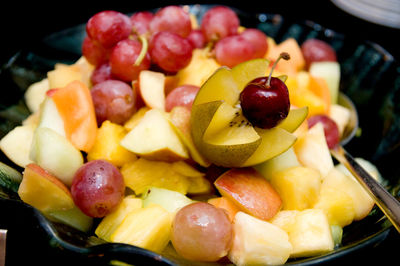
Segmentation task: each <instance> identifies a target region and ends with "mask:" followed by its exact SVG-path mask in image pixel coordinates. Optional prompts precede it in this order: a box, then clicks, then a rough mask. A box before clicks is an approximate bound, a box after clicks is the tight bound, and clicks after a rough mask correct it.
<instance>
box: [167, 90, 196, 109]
mask: <svg viewBox="0 0 400 266" xmlns="http://www.w3.org/2000/svg"><path fill="white" fill-rule="evenodd" d="M199 89H200V88H199V87H197V86H194V85H182V86H179V87H176V88H175V89H173V90H172V91H171V92H170V93H168V95H167V97H166V98H165V110H166V111H167V112H170V111H171V110H172V108H174V107H175V106H185V107H187V108H188V109H191V108H192V104H193V101H194V98H195V97H196V95H197V92H198V91H199Z"/></svg>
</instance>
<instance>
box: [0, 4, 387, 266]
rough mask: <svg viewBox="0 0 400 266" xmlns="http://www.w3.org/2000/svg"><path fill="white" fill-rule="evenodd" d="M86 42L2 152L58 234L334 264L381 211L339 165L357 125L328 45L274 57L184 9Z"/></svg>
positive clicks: (138, 16)
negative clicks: (338, 251) (360, 225)
mask: <svg viewBox="0 0 400 266" xmlns="http://www.w3.org/2000/svg"><path fill="white" fill-rule="evenodd" d="M86 32H87V36H86V37H85V39H84V41H83V44H82V53H83V56H82V57H81V58H80V59H79V60H78V61H77V62H76V63H75V64H72V65H65V64H61V63H59V64H56V65H55V68H54V69H53V70H51V71H49V72H48V73H47V77H46V78H45V79H43V80H42V81H39V82H37V83H34V84H32V85H31V86H30V87H29V88H28V90H27V92H26V94H25V100H26V104H27V106H28V107H29V109H30V110H31V111H32V114H31V115H30V116H29V117H28V118H27V119H26V120H25V121H24V122H23V124H22V125H21V126H18V127H16V128H15V129H13V130H12V131H10V132H9V133H8V134H7V135H6V136H5V137H4V138H2V139H1V141H0V147H1V150H2V151H3V152H4V153H5V154H6V155H7V156H8V158H10V160H11V161H13V162H14V163H15V164H16V165H18V166H20V167H22V168H24V171H23V173H22V175H21V174H19V173H18V172H15V171H12V170H10V169H9V168H7V167H6V166H5V165H3V164H1V165H0V166H1V167H0V170H2V172H8V173H9V178H10V180H11V179H12V180H13V181H17V182H18V183H19V182H20V184H18V194H19V196H20V198H21V199H22V200H23V201H24V202H26V203H28V204H30V205H32V206H34V207H35V208H37V209H39V210H40V211H41V212H42V213H43V214H44V215H45V216H46V217H48V218H49V219H51V220H53V221H56V222H62V223H65V224H68V225H70V226H72V227H74V228H76V229H79V230H82V231H85V232H93V233H94V234H96V235H97V236H98V237H100V238H102V239H104V240H106V241H109V242H119V243H128V244H132V245H135V246H139V247H142V248H146V249H149V250H152V251H155V252H158V253H162V254H166V255H168V256H176V254H177V255H178V256H179V257H181V258H184V259H187V260H196V261H219V262H221V263H225V262H229V261H230V262H232V263H234V264H236V265H249V264H263V265H269V264H274V265H275V264H283V263H285V262H286V261H287V260H288V259H289V258H298V257H308V256H314V255H318V254H323V253H325V252H328V251H331V250H333V249H334V248H335V246H337V245H340V241H341V234H342V229H343V227H345V226H346V225H349V224H350V223H352V222H353V221H356V220H360V219H363V218H364V217H365V216H366V215H368V213H369V212H370V211H371V209H372V207H373V205H374V202H373V200H372V199H371V198H370V197H369V196H368V194H367V193H366V192H365V191H364V190H363V188H362V187H361V186H360V185H359V184H358V183H357V181H356V180H355V179H354V177H352V175H351V174H350V173H349V172H347V171H346V170H345V168H344V167H343V166H342V165H334V162H333V160H332V158H331V156H330V152H329V149H330V148H333V147H334V146H335V145H337V144H338V143H339V141H340V138H341V136H342V134H343V132H344V129H345V127H346V125H347V123H348V121H349V116H350V112H349V110H347V109H346V108H344V107H343V106H340V105H338V103H337V99H338V93H339V82H340V65H339V63H338V62H337V59H336V53H335V51H334V50H333V48H332V47H331V46H329V45H328V44H327V43H325V42H323V41H320V40H316V39H309V40H307V41H305V42H304V43H302V44H301V45H300V44H299V43H298V42H297V41H296V40H295V39H293V38H288V39H286V40H285V41H283V42H281V43H276V42H275V41H274V40H273V39H272V38H270V37H268V36H266V35H265V34H264V33H263V32H261V31H260V30H258V29H252V28H245V27H243V26H241V25H240V21H239V18H238V16H237V15H236V14H235V12H233V10H231V9H230V8H228V7H224V6H216V7H213V8H210V9H209V10H208V11H207V12H206V13H205V14H204V17H203V18H202V20H201V21H197V19H196V18H195V17H194V16H193V15H191V14H189V13H188V11H187V9H186V8H185V7H181V6H167V7H164V8H160V9H159V10H158V11H156V12H155V13H151V12H147V11H143V12H137V13H135V14H133V15H132V16H127V15H125V14H121V13H119V12H116V11H103V12H100V13H98V14H95V15H94V16H93V17H91V18H90V19H89V20H88V22H87V24H86ZM358 161H359V162H360V163H361V164H362V165H363V166H365V167H366V168H367V169H369V171H370V172H371V174H372V175H373V176H375V177H376V178H379V172H378V170H377V169H376V168H375V167H374V166H373V165H372V164H371V163H369V162H368V161H365V160H363V159H361V158H359V159H358ZM4 169H6V170H4ZM1 178H5V177H4V176H3V175H2V176H1ZM3 183H4V182H3ZM94 219H96V220H98V223H93V220H94ZM95 224H96V226H94V225H95Z"/></svg>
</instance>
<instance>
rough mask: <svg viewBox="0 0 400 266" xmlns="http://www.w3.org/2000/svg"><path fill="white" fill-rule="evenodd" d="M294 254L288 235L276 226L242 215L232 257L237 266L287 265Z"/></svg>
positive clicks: (235, 230)
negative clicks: (292, 253)
mask: <svg viewBox="0 0 400 266" xmlns="http://www.w3.org/2000/svg"><path fill="white" fill-rule="evenodd" d="M291 252H292V245H291V244H290V242H289V238H288V234H287V233H286V232H285V231H284V230H282V229H281V228H279V227H278V226H276V225H273V224H271V223H269V222H267V221H263V220H260V219H257V218H255V217H253V216H251V215H249V214H246V213H244V212H241V211H240V212H238V213H237V214H236V215H235V219H234V222H233V243H232V247H231V250H230V251H229V254H228V257H229V259H230V260H231V261H232V262H233V263H234V264H235V265H239V266H241V265H277V264H284V263H285V262H286V261H287V259H288V258H289V254H290V253H291Z"/></svg>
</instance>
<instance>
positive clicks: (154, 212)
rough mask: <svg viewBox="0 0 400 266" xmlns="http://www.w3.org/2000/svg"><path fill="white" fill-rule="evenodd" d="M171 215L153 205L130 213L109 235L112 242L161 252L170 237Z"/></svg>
mask: <svg viewBox="0 0 400 266" xmlns="http://www.w3.org/2000/svg"><path fill="white" fill-rule="evenodd" d="M171 227H172V215H171V214H170V213H169V212H168V211H166V210H165V209H164V208H163V207H161V206H159V205H157V204H153V205H150V206H148V207H146V208H141V209H137V210H135V211H132V212H130V213H129V214H128V215H127V216H126V217H125V219H124V220H123V221H122V223H121V224H120V225H119V226H118V228H117V229H116V230H115V231H114V233H113V234H112V235H111V237H110V239H111V241H112V242H118V243H126V244H131V245H134V246H138V247H141V248H145V249H148V250H151V251H154V252H161V251H162V250H163V249H164V248H165V247H166V246H167V244H168V242H169V240H170V235H171Z"/></svg>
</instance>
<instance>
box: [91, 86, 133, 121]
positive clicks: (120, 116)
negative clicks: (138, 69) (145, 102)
mask: <svg viewBox="0 0 400 266" xmlns="http://www.w3.org/2000/svg"><path fill="white" fill-rule="evenodd" d="M90 93H91V95H92V100H93V105H94V108H95V113H96V120H97V123H98V125H101V124H102V123H103V122H104V121H105V120H109V121H111V122H113V123H116V124H123V123H124V122H125V121H126V120H128V119H129V118H130V117H131V116H132V115H133V113H134V112H135V107H136V106H135V103H136V94H135V92H134V90H133V89H132V88H131V87H130V86H129V85H128V84H126V83H125V82H123V81H120V80H106V81H103V82H100V83H98V84H96V85H95V86H93V87H92V89H91V90H90Z"/></svg>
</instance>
